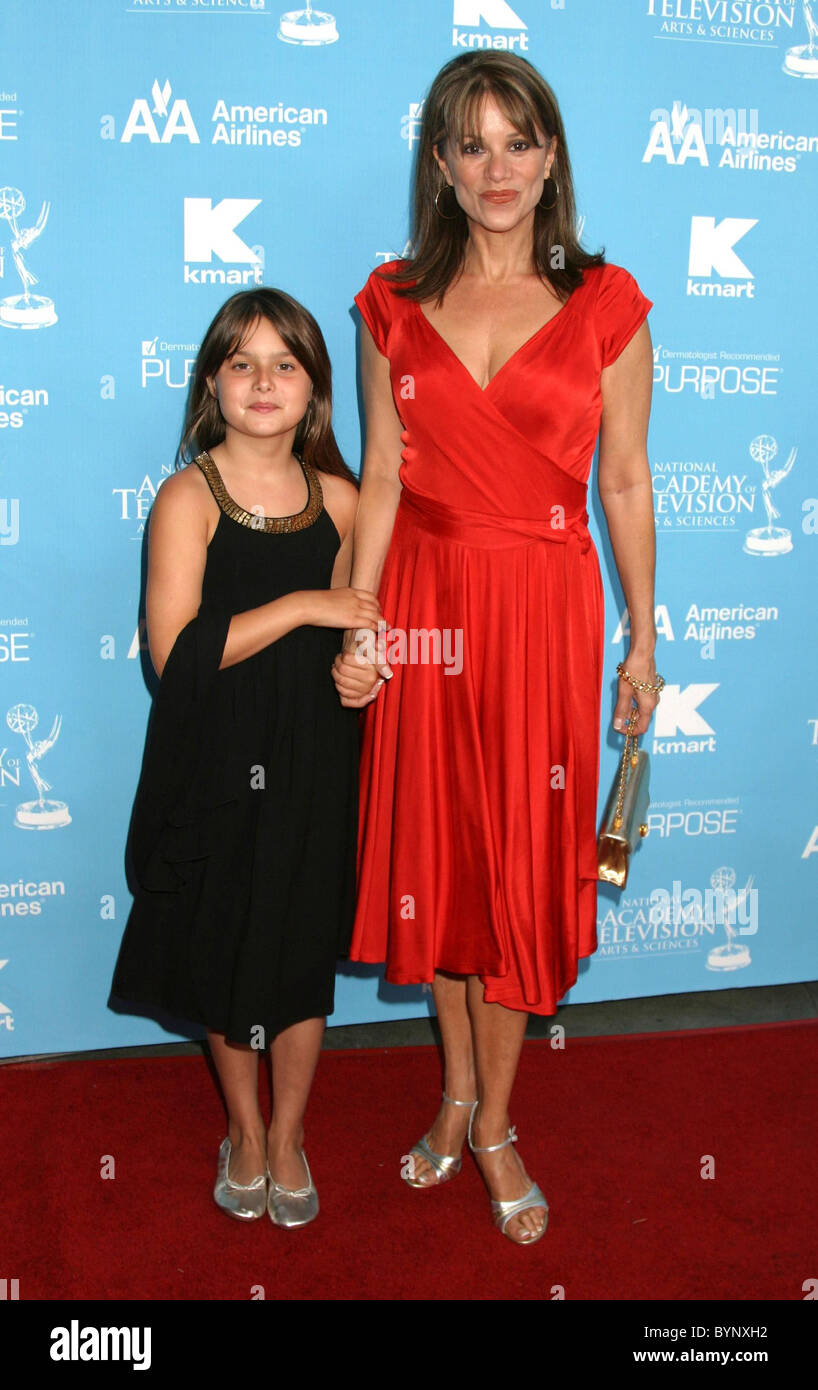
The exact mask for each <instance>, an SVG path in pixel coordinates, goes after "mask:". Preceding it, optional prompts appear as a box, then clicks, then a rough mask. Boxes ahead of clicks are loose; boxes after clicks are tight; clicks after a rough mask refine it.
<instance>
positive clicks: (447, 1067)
mask: <svg viewBox="0 0 818 1390" xmlns="http://www.w3.org/2000/svg"><path fill="white" fill-rule="evenodd" d="M432 991H433V994H434V1000H435V1009H436V1011H437V1021H438V1024H439V1025H440V1033H441V1037H442V1039H443V1057H444V1072H443V1076H444V1080H443V1087H444V1090H445V1092H446V1095H447V1096H450V1097H451V1099H452V1100H474V1099H475V1097H476V1095H477V1091H476V1090H475V1084H476V1083H475V1067H474V1049H473V1046H472V1030H471V1021H470V1019H469V1010H468V1007H467V1003H466V977H465V975H447V974H444V973H443V972H441V971H437V972H436V973H435V978H434V984H433V985H432ZM468 1124H469V1111H468V1110H467V1109H465V1107H463V1106H459V1105H446V1104H445V1103H444V1104H442V1105H441V1107H440V1110H439V1111H438V1114H437V1118H436V1120H435V1122H434V1124H433V1125H432V1128H431V1129H430V1130H429V1140H428V1142H429V1148H430V1149H431V1150H432V1152H433V1153H436V1154H452V1155H455V1154H459V1153H460V1150H461V1149H462V1147H463V1144H464V1142H465V1138H466V1130H467V1129H468ZM412 1160H413V1164H414V1168H413V1174H414V1176H415V1178H417V1179H418V1181H420V1182H424V1183H428V1184H429V1185H430V1186H432V1187H433V1186H434V1185H435V1183H436V1182H437V1173H436V1172H435V1169H434V1168H433V1167H432V1165H431V1164H430V1163H429V1162H428V1161H427V1160H426V1159H425V1158H423V1157H422V1156H421V1155H420V1154H413V1155H412Z"/></svg>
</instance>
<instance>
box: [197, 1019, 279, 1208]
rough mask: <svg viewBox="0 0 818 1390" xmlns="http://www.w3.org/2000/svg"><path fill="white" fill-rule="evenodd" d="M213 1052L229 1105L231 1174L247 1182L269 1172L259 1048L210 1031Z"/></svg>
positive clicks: (228, 1129)
mask: <svg viewBox="0 0 818 1390" xmlns="http://www.w3.org/2000/svg"><path fill="white" fill-rule="evenodd" d="M207 1041H208V1043H209V1045H210V1054H211V1056H212V1058H213V1062H214V1065H215V1067H216V1070H217V1072H218V1073H219V1081H220V1082H221V1087H222V1091H223V1093H224V1099H225V1103H226V1105H227V1120H228V1128H227V1136H228V1138H229V1140H230V1143H231V1145H232V1151H231V1154H230V1177H231V1178H232V1179H233V1181H234V1182H238V1183H242V1184H245V1185H246V1184H247V1183H251V1182H252V1181H253V1178H256V1177H258V1175H259V1173H263V1172H264V1171H265V1163H266V1153H265V1143H264V1119H263V1117H262V1114H261V1110H260V1108H259V1103H258V1057H259V1054H258V1050H257V1049H256V1048H253V1047H243V1046H240V1045H239V1044H238V1043H230V1042H227V1040H226V1038H225V1036H224V1034H223V1033H208V1035H207Z"/></svg>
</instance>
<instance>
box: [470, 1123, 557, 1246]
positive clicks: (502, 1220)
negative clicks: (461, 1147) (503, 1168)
mask: <svg viewBox="0 0 818 1390" xmlns="http://www.w3.org/2000/svg"><path fill="white" fill-rule="evenodd" d="M476 1109H477V1106H476V1105H475V1107H474V1110H472V1112H471V1115H470V1116H469V1148H470V1149H471V1151H472V1153H473V1154H493V1153H496V1152H497V1150H498V1149H505V1148H506V1147H507V1145H509V1144H516V1143H517V1126H516V1125H512V1126H511V1129H510V1130H509V1131H508V1134H507V1136H506V1138H505V1139H504V1140H503V1142H502V1143H501V1144H489V1145H487V1146H486V1147H482V1146H480V1147H478V1145H476V1144H473V1143H472V1137H471V1132H472V1122H473V1120H474V1114H475V1110H476ZM534 1207H543V1208H544V1209H545V1216H544V1218H543V1222H542V1225H541V1226H540V1228H539V1230H537V1231H536V1232H535V1233H534V1234H533V1235H525V1236H522V1237H521V1238H520V1240H515V1239H514V1237H513V1236H510V1235H509V1234H508V1232H507V1230H506V1226H507V1225H508V1223H509V1221H511V1219H512V1217H514V1216H519V1215H520V1214H521V1213H522V1212H524V1211H531V1210H532V1209H533V1208H534ZM548 1211H549V1208H548V1203H547V1202H546V1200H545V1196H544V1195H543V1193H542V1191H541V1189H540V1188H539V1187H538V1186H537V1184H536V1183H535V1182H533V1183H532V1184H531V1186H530V1188H529V1189H528V1191H527V1192H526V1193H525V1194H524V1195H523V1196H522V1197H518V1198H517V1199H516V1200H514V1199H512V1200H511V1201H508V1202H498V1201H495V1199H494V1198H493V1197H492V1199H491V1217H492V1220H493V1222H494V1224H495V1226H496V1227H497V1229H498V1231H501V1232H502V1234H503V1235H504V1236H505V1238H506V1240H510V1241H511V1242H512V1244H513V1245H534V1244H536V1242H537V1241H538V1240H541V1239H542V1237H543V1236H544V1235H545V1228H546V1226H547V1225H548Z"/></svg>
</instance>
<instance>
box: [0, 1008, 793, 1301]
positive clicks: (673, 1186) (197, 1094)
mask: <svg viewBox="0 0 818 1390" xmlns="http://www.w3.org/2000/svg"><path fill="white" fill-rule="evenodd" d="M816 1038H818V1024H816V1023H798V1024H781V1025H778V1024H776V1025H767V1026H761V1027H754V1028H735V1029H727V1028H724V1029H716V1030H711V1031H707V1032H695V1033H690V1032H686V1033H676V1034H651V1035H640V1036H638V1037H616V1038H601V1039H593V1038H588V1039H577V1040H570V1039H569V1040H568V1042H567V1045H566V1048H565V1050H564V1051H562V1052H559V1051H553V1050H552V1049H551V1047H550V1046H549V1044H548V1043H544V1042H531V1043H527V1044H526V1046H525V1049H524V1052H523V1056H522V1060H521V1063H520V1071H519V1076H518V1081H517V1086H516V1090H515V1095H514V1098H513V1108H512V1120H513V1121H515V1122H516V1124H517V1127H518V1130H519V1133H520V1151H521V1153H522V1154H523V1156H524V1158H525V1161H526V1164H527V1166H528V1170H529V1172H530V1173H531V1174H532V1176H534V1177H536V1178H537V1180H538V1181H539V1183H540V1186H541V1187H542V1188H543V1190H544V1192H545V1193H546V1196H547V1197H548V1200H549V1203H550V1206H551V1219H550V1224H549V1229H548V1231H547V1233H546V1235H545V1237H544V1239H543V1240H541V1241H540V1242H539V1243H538V1244H537V1245H536V1246H534V1247H532V1248H531V1249H528V1250H525V1249H522V1250H520V1249H516V1248H514V1247H513V1246H512V1245H511V1243H510V1242H509V1241H506V1240H504V1239H503V1237H502V1236H500V1235H499V1233H498V1232H497V1231H495V1230H494V1229H493V1227H492V1226H491V1223H490V1218H489V1205H488V1196H487V1194H486V1191H485V1188H484V1187H483V1184H482V1181H481V1179H480V1177H479V1174H478V1172H477V1169H476V1167H475V1165H474V1163H473V1161H472V1160H471V1158H470V1157H469V1156H468V1155H467V1156H466V1158H465V1161H464V1164H463V1171H462V1173H461V1174H460V1176H459V1177H458V1178H456V1179H455V1180H454V1182H452V1183H451V1184H449V1185H447V1186H445V1187H443V1188H441V1189H440V1190H438V1191H432V1192H415V1191H412V1190H410V1189H408V1188H406V1186H405V1185H404V1183H403V1182H401V1180H400V1177H399V1171H400V1157H401V1155H402V1154H404V1153H406V1152H407V1151H408V1149H409V1148H410V1146H411V1144H412V1143H413V1142H414V1140H415V1139H416V1138H418V1137H419V1136H420V1135H421V1134H422V1133H423V1131H424V1129H425V1127H426V1126H427V1125H428V1124H429V1123H430V1122H431V1119H432V1117H433V1115H434V1112H435V1108H436V1103H437V1102H436V1094H437V1093H438V1090H439V1084H440V1065H439V1060H438V1055H437V1053H436V1052H435V1051H434V1049H431V1048H397V1049H395V1050H394V1051H391V1050H390V1051H350V1052H327V1053H325V1054H323V1056H322V1058H321V1063H320V1065H319V1070H318V1076H317V1079H316V1082H315V1086H314V1090H313V1095H312V1100H311V1104H310V1111H309V1114H308V1116H307V1145H306V1147H307V1153H308V1157H309V1159H310V1164H311V1166H312V1170H313V1175H314V1177H315V1180H316V1184H317V1187H318V1191H319V1194H320V1198H321V1204H322V1210H321V1213H320V1215H319V1217H318V1219H317V1221H315V1222H314V1223H313V1225H311V1226H309V1227H306V1228H304V1229H303V1230H300V1231H282V1230H278V1229H277V1228H275V1227H274V1226H273V1225H272V1224H271V1222H270V1221H269V1219H267V1218H266V1217H265V1218H264V1220H263V1221H259V1222H253V1223H251V1225H250V1226H249V1227H244V1226H242V1225H240V1224H239V1223H238V1222H236V1221H233V1220H231V1219H230V1218H229V1217H227V1216H225V1215H223V1213H222V1212H220V1211H219V1209H218V1208H217V1207H216V1205H215V1203H214V1202H213V1200H212V1197H211V1192H212V1187H213V1183H214V1180H215V1172H216V1153H217V1150H218V1147H219V1143H220V1141H221V1139H222V1138H223V1137H224V1133H225V1126H224V1122H223V1112H222V1108H221V1102H220V1099H219V1097H218V1095H217V1093H216V1091H215V1089H214V1083H213V1081H212V1079H211V1075H210V1072H209V1070H208V1067H207V1064H206V1063H205V1062H204V1061H203V1060H202V1059H200V1058H171V1059H167V1060H164V1059H156V1058H149V1059H145V1060H128V1061H123V1060H115V1059H112V1060H103V1061H82V1062H46V1063H25V1064H11V1065H7V1066H5V1067H3V1068H2V1069H0V1079H1V1080H2V1086H3V1092H4V1097H3V1111H4V1114H5V1117H6V1119H7V1121H11V1123H12V1125H13V1138H14V1142H13V1144H12V1143H11V1142H10V1138H7V1139H6V1143H5V1144H4V1165H3V1166H4V1170H5V1172H4V1185H3V1203H2V1216H0V1223H2V1245H1V1246H0V1277H4V1278H17V1279H19V1281H20V1298H21V1299H25V1300H36V1299H78V1298H94V1299H128V1298H136V1299H239V1300H246V1299H249V1298H250V1297H251V1289H252V1286H253V1285H259V1284H261V1285H263V1286H264V1290H265V1296H266V1298H267V1299H268V1300H269V1299H416V1298H421V1299H508V1298H513V1299H538V1300H539V1299H551V1298H554V1297H555V1295H556V1293H557V1292H558V1287H560V1286H561V1288H562V1289H564V1296H565V1298H566V1299H570V1300H585V1299H614V1300H631V1299H650V1300H655V1299H691V1300H692V1299H754V1300H756V1299H773V1300H799V1299H803V1297H804V1294H803V1291H802V1289H801V1285H802V1282H803V1280H804V1279H805V1278H807V1277H808V1276H810V1275H814V1274H815V1273H816V1268H818V1261H817V1260H816V1249H815V1222H814V1209H813V1198H812V1195H811V1188H812V1178H811V1174H812V1173H813V1172H814V1159H815V1152H816V1127H817V1126H818V1121H816V1114H815V1106H814V1102H813V1101H812V1100H811V1099H810V1090H811V1086H812V1081H811V1078H812V1077H814V1072H815V1045H816ZM262 1084H263V1085H264V1086H265V1087H266V1077H265V1079H264V1081H263V1083H262ZM106 1154H110V1155H113V1156H114V1158H115V1160H116V1178H115V1180H113V1181H110V1180H109V1181H102V1180H101V1179H100V1176H99V1174H100V1165H101V1163H102V1162H103V1156H104V1155H106ZM708 1154H711V1155H713V1157H714V1160H715V1179H714V1180H712V1181H704V1180H703V1179H702V1178H701V1176H700V1170H701V1165H702V1161H703V1155H708Z"/></svg>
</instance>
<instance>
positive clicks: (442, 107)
mask: <svg viewBox="0 0 818 1390" xmlns="http://www.w3.org/2000/svg"><path fill="white" fill-rule="evenodd" d="M488 96H493V97H494V98H495V100H496V101H497V103H498V105H499V106H500V107H501V109H502V110H503V111H504V112H505V115H506V116H507V118H508V120H509V121H510V122H511V123H512V125H513V126H514V128H515V129H516V130H519V131H520V133H521V134H523V135H525V137H526V139H528V140H530V141H531V142H532V144H534V145H539V144H540V143H541V138H542V133H544V134H545V137H546V139H547V140H550V139H551V137H552V136H554V135H556V137H557V149H556V153H555V156H554V161H553V163H552V166H551V177H552V178H553V179H554V180H555V182H556V184H557V186H558V188H559V194H558V196H557V200H556V206H555V207H553V208H552V209H546V208H543V207H540V206H539V205H538V206H537V208H536V209H535V212H534V263H535V266H536V269H537V271H538V273H539V274H540V276H542V277H543V278H544V279H546V280H547V281H548V282H549V284H550V285H551V286H552V287H553V289H554V290H555V291H556V293H557V295H558V296H559V297H560V298H561V299H566V298H567V297H568V295H569V294H571V292H572V291H573V290H575V289H576V288H577V286H578V285H579V284H581V283H582V272H583V270H584V269H585V267H586V266H591V265H603V264H604V262H605V256H604V252H598V253H592V252H589V251H585V250H584V249H583V248H582V246H580V243H579V238H578V236H577V227H576V220H577V214H576V204H575V202H574V183H573V178H572V175H571V161H570V159H569V157H568V148H567V145H566V142H565V130H564V128H563V123H562V116H561V115H560V109H559V106H558V104H557V98H556V96H555V95H554V93H553V91H552V90H551V88H550V87H549V85H548V83H547V82H546V81H545V78H544V77H542V75H541V74H540V73H539V72H538V71H537V69H536V68H535V67H534V66H533V64H531V63H529V62H527V61H526V59H525V58H520V57H518V56H517V54H516V53H499V52H473V53H463V54H460V55H459V56H458V57H457V58H453V59H452V60H451V62H449V63H447V64H446V66H445V67H443V68H441V70H440V72H439V73H438V74H437V77H436V78H435V80H434V82H433V83H432V86H431V88H430V90H429V94H428V96H427V97H426V100H425V101H424V103H423V111H422V115H421V132H420V140H419V142H418V148H417V154H416V162H415V173H414V187H413V195H412V207H413V217H412V236H411V243H412V258H411V260H410V261H409V263H408V264H407V265H405V266H402V267H393V265H392V264H391V263H387V266H386V267H385V268H384V270H383V271H382V272H381V273H382V274H383V275H384V277H385V278H387V279H388V280H389V282H390V286H392V287H393V288H394V292H395V293H396V294H399V295H402V296H405V297H406V298H409V299H418V300H424V299H431V298H436V299H437V302H438V304H440V302H441V301H442V299H443V296H444V294H445V293H446V290H447V289H448V288H449V287H450V285H451V284H452V283H453V282H454V280H455V279H456V278H457V275H458V274H459V272H460V270H461V269H462V266H463V261H464V256H465V249H466V243H467V241H468V224H467V222H466V215H465V213H464V212H463V210H462V208H461V207H459V205H458V204H457V203H456V201H455V199H454V194H453V191H452V190H449V191H447V192H446V193H443V192H442V191H441V190H442V189H444V188H446V181H445V179H444V177H443V174H442V173H441V170H440V167H439V166H438V163H437V160H436V159H435V157H434V151H433V148H432V147H433V146H434V145H437V148H438V153H439V154H440V155H441V157H442V158H444V159H446V158H447V151H449V152H451V150H452V149H457V147H458V146H459V145H460V144H461V143H462V141H463V139H464V137H466V136H473V135H477V134H478V133H479V115H480V107H481V105H482V103H483V101H484V100H485V99H486V97H488ZM538 132H539V134H538ZM438 193H439V194H440V203H441V205H442V208H443V212H444V213H445V216H442V215H441V214H440V213H439V212H438V211H437V208H436V207H435V197H436V196H437V195H438ZM452 212H454V216H451V214H452ZM558 248H559V250H560V255H559V256H558V257H557V258H556V259H557V262H558V263H557V265H556V266H555V264H554V260H555V257H554V254H553V253H554V251H555V250H557V249H558ZM408 281H413V282H414V284H411V285H410V284H407V283H406V282H408Z"/></svg>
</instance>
